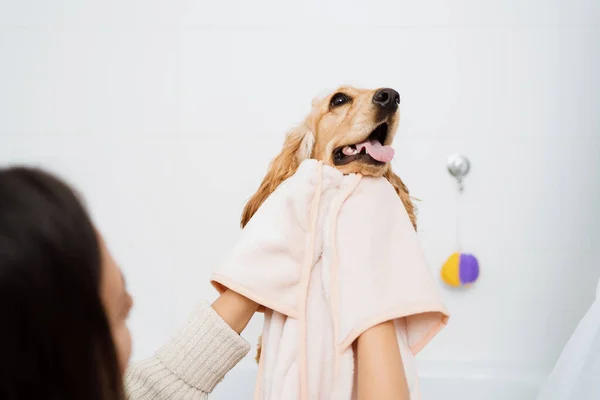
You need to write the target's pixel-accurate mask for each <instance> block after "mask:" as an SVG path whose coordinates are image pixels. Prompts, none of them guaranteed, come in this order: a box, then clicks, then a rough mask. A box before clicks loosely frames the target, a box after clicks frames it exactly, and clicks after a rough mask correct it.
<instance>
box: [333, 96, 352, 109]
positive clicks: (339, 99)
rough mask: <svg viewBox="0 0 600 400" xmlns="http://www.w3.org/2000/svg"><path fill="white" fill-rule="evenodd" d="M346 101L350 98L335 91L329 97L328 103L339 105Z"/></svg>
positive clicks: (334, 105)
mask: <svg viewBox="0 0 600 400" xmlns="http://www.w3.org/2000/svg"><path fill="white" fill-rule="evenodd" d="M348 101H350V99H349V98H348V96H346V95H345V94H344V93H336V94H334V95H333V97H332V98H331V102H330V103H329V105H330V106H331V107H339V106H341V105H343V104H346V103H347V102H348Z"/></svg>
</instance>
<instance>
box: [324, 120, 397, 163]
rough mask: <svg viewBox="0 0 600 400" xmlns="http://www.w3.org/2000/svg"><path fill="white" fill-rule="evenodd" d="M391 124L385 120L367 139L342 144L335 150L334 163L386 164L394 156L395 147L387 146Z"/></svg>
mask: <svg viewBox="0 0 600 400" xmlns="http://www.w3.org/2000/svg"><path fill="white" fill-rule="evenodd" d="M388 129H389V125H388V123H387V122H384V123H382V124H380V125H378V126H377V128H375V129H374V130H373V131H372V132H371V134H370V135H369V136H368V137H367V139H366V140H364V141H362V142H360V143H356V144H351V145H347V146H340V147H338V148H336V149H335V150H334V151H333V163H334V164H335V165H344V164H348V163H351V162H352V161H358V160H360V161H362V162H367V163H370V164H385V163H387V162H390V161H391V160H392V158H394V149H392V148H391V147H390V146H385V145H384V143H385V141H386V139H387V136H388Z"/></svg>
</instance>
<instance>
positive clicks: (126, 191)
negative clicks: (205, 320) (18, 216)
mask: <svg viewBox="0 0 600 400" xmlns="http://www.w3.org/2000/svg"><path fill="white" fill-rule="evenodd" d="M599 4H600V3H598V2H597V1H593V0H575V1H573V0H571V1H567V0H551V1H541V0H528V1H517V0H509V1H500V0H495V1H490V0H487V1H482V0H478V1H475V0H460V1H452V2H450V1H443V0H436V1H407V0H401V1H391V0H377V1H373V0H369V1H368V2H367V1H349V0H345V1H341V0H326V1H302V2H301V1H280V0H279V1H275V0H271V1H264V0H263V1H258V0H255V1H252V2H248V1H241V0H238V1H212V2H208V1H181V0H178V1H158V0H145V1H141V0H136V1H116V0H111V1H102V2H100V1H96V2H91V1H75V0H55V1H52V2H49V1H39V0H38V1H36V0H28V1H24V0H21V1H8V0H0V163H1V164H7V163H15V162H19V163H21V162H26V163H30V164H35V165H42V166H44V167H47V168H49V169H51V170H52V171H55V172H57V173H59V174H60V175H61V176H63V177H65V178H66V179H67V180H68V181H69V182H71V183H72V184H73V185H75V186H76V187H77V188H78V189H79V190H80V191H81V192H82V193H83V195H84V197H85V199H86V201H87V203H88V205H89V208H90V210H91V212H92V214H93V216H94V219H95V221H96V222H97V224H98V226H99V227H100V229H101V230H102V231H103V232H104V234H105V236H106V238H107V241H108V243H109V245H110V247H111V248H112V251H113V252H114V253H115V256H116V258H117V259H118V261H119V262H120V264H121V265H122V268H123V270H124V272H125V275H126V277H127V280H128V285H129V288H130V290H131V292H132V293H133V295H134V297H135V301H136V305H135V310H134V312H133V314H132V316H131V323H130V325H131V328H132V331H133V334H134V339H135V346H134V359H140V358H143V357H146V356H149V355H151V354H152V352H153V351H154V350H155V349H156V347H157V346H159V345H160V344H161V343H163V342H165V341H166V340H167V339H168V338H169V336H170V334H171V333H172V332H173V330H174V329H175V328H176V327H177V326H178V325H179V324H181V323H183V322H184V321H185V319H186V318H187V316H188V315H189V312H190V311H191V310H192V309H193V308H194V306H195V305H196V304H197V303H198V302H200V301H205V300H212V299H214V298H215V293H214V291H213V290H212V288H211V287H210V286H209V284H208V278H209V275H210V273H211V271H212V270H213V269H214V268H215V267H216V266H217V265H218V264H219V262H220V261H221V260H222V259H223V258H224V256H225V255H226V254H227V252H228V251H229V249H231V247H232V245H233V244H234V242H235V241H236V238H237V237H238V235H239V228H238V220H239V215H240V212H241V209H242V207H243V204H244V203H245V201H246V199H247V198H248V197H249V196H250V195H251V194H252V193H253V191H254V190H255V189H256V187H257V186H258V184H259V182H260V179H261V178H262V176H263V174H264V172H265V171H266V167H267V165H268V163H269V161H270V160H271V158H272V157H273V156H274V155H275V154H276V153H277V151H278V150H279V148H280V146H281V144H282V141H283V135H284V132H285V131H286V130H287V129H288V128H290V127H291V126H292V125H293V124H295V123H296V122H298V121H300V120H301V119H302V117H303V116H304V115H305V114H306V113H307V111H308V109H309V106H310V101H311V99H312V98H313V97H314V96H315V95H317V94H322V93H323V91H324V90H330V89H335V87H336V86H338V85H340V84H354V85H358V86H363V87H369V88H373V87H379V86H389V87H393V88H395V89H397V90H398V91H399V92H400V94H401V98H402V103H401V113H402V122H401V126H400V130H399V134H398V135H397V139H396V142H395V147H396V149H397V156H396V158H395V160H394V169H395V170H396V171H397V172H398V173H399V174H400V175H401V176H402V177H403V178H404V180H405V181H406V183H407V184H408V186H409V188H410V189H411V191H412V193H413V194H414V195H415V196H416V197H418V198H420V199H421V202H420V203H419V225H420V236H421V238H422V242H423V245H424V247H425V249H426V251H427V257H428V259H429V261H430V264H431V268H432V269H433V270H434V272H435V273H436V274H438V271H439V267H440V265H441V264H442V263H443V261H444V260H445V258H446V257H447V256H448V255H449V254H450V253H451V252H452V251H453V250H454V248H453V246H454V230H455V228H454V221H455V212H456V211H455V210H456V208H455V185H454V181H453V180H452V179H451V178H450V177H449V175H448V173H447V172H446V170H445V162H446V158H447V156H448V155H449V154H451V153H452V152H455V151H459V152H462V153H464V154H466V155H467V156H468V157H469V158H470V159H471V161H472V166H473V168H472V172H471V174H470V175H469V177H468V179H467V180H466V191H465V193H464V197H463V220H462V239H463V247H464V250H465V251H469V252H472V253H474V254H475V255H477V256H478V257H479V260H480V263H481V268H482V274H481V279H480V281H479V282H478V284H477V285H476V287H474V288H472V289H470V290H468V291H455V290H454V291H450V290H446V289H444V294H445V298H446V300H447V303H448V306H449V308H450V310H451V312H452V318H451V320H450V325H449V327H448V328H447V329H446V330H445V331H443V333H442V334H441V335H440V336H438V337H437V338H436V339H435V340H434V341H433V342H432V344H431V345H430V346H429V347H428V348H427V349H426V350H425V351H424V352H423V353H422V355H421V356H420V360H421V362H424V363H433V364H436V365H445V363H446V364H449V365H452V364H453V363H461V364H463V365H464V364H467V365H471V366H473V368H474V370H478V369H482V368H485V367H486V366H489V365H494V366H496V367H500V368H504V369H505V370H506V371H515V370H517V371H520V372H519V373H524V374H527V373H531V374H545V373H546V372H547V371H548V370H549V369H550V368H551V366H552V364H553V362H554V360H555V359H556V357H557V355H558V353H559V351H560V350H561V348H562V346H563V345H564V343H565V342H566V340H567V338H568V336H569V335H570V333H571V332H572V330H573V329H574V327H575V325H576V323H577V322H578V320H579V319H580V318H581V317H582V315H583V313H584V312H585V310H586V309H587V307H588V306H589V305H590V303H591V301H592V299H593V296H594V288H595V286H596V283H597V282H598V277H599V276H600V263H599V261H600V245H599V244H600V243H599V239H598V234H599V230H600V229H599V226H600V206H599V203H600V77H599V73H598V71H600V45H598V39H599V38H600V5H599ZM260 326H261V321H260V317H256V318H255V319H254V320H253V322H252V323H251V325H250V327H249V328H248V330H247V331H246V334H245V335H246V337H247V338H248V339H249V340H250V341H251V342H252V343H254V342H255V340H256V337H257V336H258V333H259V331H260ZM250 356H253V354H251V355H250ZM246 365H247V366H248V368H251V367H250V366H251V361H250V360H248V361H247V362H246ZM227 382H229V384H230V385H231V384H232V383H231V381H226V384H227ZM240 390H242V389H240ZM244 393H245V392H244Z"/></svg>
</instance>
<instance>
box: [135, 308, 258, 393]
mask: <svg viewBox="0 0 600 400" xmlns="http://www.w3.org/2000/svg"><path fill="white" fill-rule="evenodd" d="M249 350H250V345H249V344H248V342H246V341H245V340H244V339H242V338H241V337H240V336H239V335H238V334H237V333H236V332H234V331H233V330H232V329H231V328H230V327H229V326H228V325H227V324H226V323H225V321H223V320H222V319H221V318H220V317H219V315H218V314H217V313H216V312H215V311H214V310H213V308H212V307H211V306H210V305H209V304H208V303H205V304H202V305H201V306H200V307H199V308H198V309H197V310H196V311H195V312H194V313H193V315H192V317H191V319H190V320H189V321H188V323H187V324H186V325H185V326H184V327H183V328H182V329H181V330H180V331H179V332H178V333H177V334H176V335H175V336H174V338H173V339H172V340H171V341H170V342H168V343H167V344H165V345H164V346H162V347H161V348H160V349H159V350H158V351H157V352H156V354H155V355H154V357H151V358H149V359H147V360H144V361H141V362H138V363H135V364H133V365H131V366H130V367H129V369H128V370H127V372H126V374H125V392H126V394H127V398H128V399H129V400H167V399H186V400H204V399H207V398H208V394H209V393H210V392H212V390H213V389H214V388H215V386H216V385H217V384H218V383H219V382H220V381H221V380H222V379H223V377H224V376H225V374H227V372H229V370H230V369H232V368H233V367H234V366H235V365H236V364H237V363H238V362H240V361H241V360H242V359H243V358H244V357H245V356H246V354H248V351H249Z"/></svg>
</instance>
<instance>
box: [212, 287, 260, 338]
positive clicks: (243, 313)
mask: <svg viewBox="0 0 600 400" xmlns="http://www.w3.org/2000/svg"><path fill="white" fill-rule="evenodd" d="M212 308H213V309H214V310H215V311H216V312H217V314H219V316H220V317H221V318H223V320H224V321H225V322H226V323H227V324H228V325H229V326H230V327H231V329H233V330H234V331H236V332H237V333H238V334H240V333H241V332H242V331H243V330H244V328H246V325H248V322H250V319H251V318H252V316H253V315H254V313H255V312H256V310H258V304H257V303H255V302H253V301H252V300H250V299H248V298H246V297H244V296H242V295H241V294H239V293H236V292H234V291H232V290H229V289H227V290H226V291H224V292H223V293H222V294H221V295H220V296H219V298H218V299H217V300H215V302H214V303H213V304H212Z"/></svg>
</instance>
